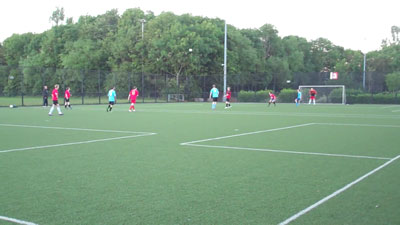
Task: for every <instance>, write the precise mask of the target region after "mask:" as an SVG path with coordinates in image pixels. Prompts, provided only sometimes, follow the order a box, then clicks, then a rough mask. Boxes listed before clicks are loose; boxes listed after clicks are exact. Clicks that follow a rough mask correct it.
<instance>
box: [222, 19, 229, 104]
mask: <svg viewBox="0 0 400 225" xmlns="http://www.w3.org/2000/svg"><path fill="white" fill-rule="evenodd" d="M227 30H228V29H227V26H226V21H225V37H224V98H223V101H225V95H226V49H227Z"/></svg>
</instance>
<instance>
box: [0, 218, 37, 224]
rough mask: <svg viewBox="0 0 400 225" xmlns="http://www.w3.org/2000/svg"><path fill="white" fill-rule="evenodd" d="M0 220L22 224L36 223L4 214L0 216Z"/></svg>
mask: <svg viewBox="0 0 400 225" xmlns="http://www.w3.org/2000/svg"><path fill="white" fill-rule="evenodd" d="M0 220H3V221H8V222H12V223H17V224H23V225H37V224H36V223H32V222H27V221H23V220H18V219H14V218H10V217H6V216H0Z"/></svg>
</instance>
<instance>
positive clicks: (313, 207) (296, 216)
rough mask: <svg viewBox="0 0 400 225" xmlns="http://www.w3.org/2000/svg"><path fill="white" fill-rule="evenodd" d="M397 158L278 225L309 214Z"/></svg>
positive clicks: (399, 156)
mask: <svg viewBox="0 0 400 225" xmlns="http://www.w3.org/2000/svg"><path fill="white" fill-rule="evenodd" d="M398 158H400V155H398V156H396V157H394V158H392V159H391V160H389V161H387V162H385V163H384V164H383V165H381V166H379V167H377V168H375V169H374V170H372V171H370V172H368V173H367V174H365V175H363V176H361V177H359V178H358V179H356V180H354V181H353V182H351V183H349V184H347V185H345V186H344V187H342V188H340V189H339V190H337V191H335V192H333V193H332V194H330V195H328V196H326V197H325V198H323V199H321V200H319V201H318V202H316V203H314V204H312V205H311V206H309V207H307V208H305V209H303V210H301V211H300V212H298V213H296V214H295V215H293V216H291V217H289V218H288V219H286V220H284V221H283V222H281V223H279V225H286V224H289V223H290V222H292V221H294V220H295V219H297V218H299V217H300V216H302V215H304V214H306V213H308V212H310V211H311V210H313V209H315V208H316V207H318V206H319V205H321V204H323V203H324V202H326V201H328V200H329V199H331V198H333V197H335V196H336V195H338V194H340V193H342V192H344V191H346V190H347V189H349V188H350V187H352V186H353V185H355V184H357V183H359V182H361V181H362V180H364V179H365V178H367V177H369V176H370V175H372V174H374V173H376V172H377V171H379V170H381V169H383V168H384V167H386V166H388V165H389V164H390V163H392V162H394V161H395V160H397V159H398Z"/></svg>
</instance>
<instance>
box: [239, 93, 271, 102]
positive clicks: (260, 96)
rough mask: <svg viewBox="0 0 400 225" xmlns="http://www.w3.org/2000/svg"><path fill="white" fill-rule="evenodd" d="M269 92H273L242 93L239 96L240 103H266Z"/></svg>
mask: <svg viewBox="0 0 400 225" xmlns="http://www.w3.org/2000/svg"><path fill="white" fill-rule="evenodd" d="M269 92H273V91H272V90H261V91H243V90H242V91H240V92H239V94H238V101H239V102H266V101H267V100H268V99H269Z"/></svg>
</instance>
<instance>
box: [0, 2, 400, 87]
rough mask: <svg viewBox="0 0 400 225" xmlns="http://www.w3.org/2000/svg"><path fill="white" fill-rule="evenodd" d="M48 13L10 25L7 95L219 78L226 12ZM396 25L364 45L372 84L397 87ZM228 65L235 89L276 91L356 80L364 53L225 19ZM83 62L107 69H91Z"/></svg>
mask: <svg viewBox="0 0 400 225" xmlns="http://www.w3.org/2000/svg"><path fill="white" fill-rule="evenodd" d="M50 19H51V21H53V23H54V26H53V27H52V28H51V29H50V30H47V31H45V32H43V33H40V34H32V33H26V34H14V35H12V36H11V37H9V38H7V39H6V40H5V41H4V42H3V43H2V44H1V45H0V92H1V94H6V95H12V94H16V93H18V92H19V91H21V90H20V89H21V85H20V83H21V82H23V83H24V85H23V86H24V89H25V90H22V91H24V92H25V93H27V94H29V93H38V92H40V90H41V87H42V85H43V83H46V84H47V83H48V84H52V83H55V82H60V80H63V82H64V83H67V84H68V85H75V86H76V88H79V83H80V82H83V80H84V81H85V85H87V86H88V88H90V87H91V86H93V89H95V88H96V87H97V86H99V85H101V87H102V88H104V89H107V88H108V87H109V86H110V85H112V84H113V83H114V84H115V83H117V84H120V85H121V86H123V85H126V83H127V80H128V79H129V80H133V81H132V82H130V83H140V82H141V77H140V76H139V74H141V73H142V71H143V72H144V74H146V76H149V74H167V75H168V76H165V77H166V78H165V82H166V83H168V84H169V85H170V86H171V87H174V88H181V86H183V84H182V83H185V84H186V85H189V86H190V88H191V89H192V90H198V89H201V87H202V85H204V83H205V82H207V86H208V85H209V84H211V83H215V82H220V81H221V74H222V73H223V68H222V66H221V64H222V63H223V46H224V43H223V40H224V21H223V20H221V19H210V18H206V17H199V16H192V15H190V14H184V15H180V16H179V15H175V14H173V13H171V12H164V13H161V14H160V15H158V16H155V15H154V14H153V13H152V12H144V11H142V10H141V9H138V8H134V9H128V10H126V11H125V12H123V14H122V15H119V13H118V11H117V10H115V9H113V10H110V11H108V12H106V13H105V14H102V15H99V16H88V15H87V16H81V17H80V18H79V20H78V21H77V22H74V21H73V20H72V18H67V19H65V15H64V10H63V9H62V8H61V9H59V8H57V10H56V11H54V13H53V14H52V15H51V17H50ZM143 19H144V20H145V23H144V26H145V29H144V33H142V20H143ZM388 32H389V31H388ZM391 32H392V37H393V38H392V40H385V41H384V42H383V44H382V49H381V50H379V51H373V52H369V53H367V71H368V74H367V79H368V80H367V81H368V84H369V86H368V87H367V88H368V90H370V91H378V92H380V91H388V90H389V91H398V90H399V87H398V86H396V85H393V83H394V82H395V81H397V80H400V79H399V78H398V76H400V75H399V74H400V73H399V71H400V54H399V53H400V41H399V32H400V29H399V28H398V27H396V26H393V28H392V30H391ZM142 35H143V36H142ZM189 49H191V50H192V51H189ZM227 68H228V75H229V84H230V85H233V87H234V89H235V91H239V90H249V89H252V90H264V89H267V88H268V89H272V90H275V91H279V90H281V89H282V88H294V87H296V86H297V85H299V84H317V83H335V82H336V83H338V84H344V85H346V86H348V87H350V88H356V89H359V88H361V87H362V86H361V84H362V71H363V53H362V52H360V51H353V50H348V49H344V48H343V47H340V46H337V45H334V44H333V43H332V42H330V41H329V40H327V39H325V38H319V39H317V40H312V41H307V40H306V39H305V38H302V37H298V36H287V37H280V36H279V34H278V30H277V28H276V27H274V26H273V25H271V24H265V25H263V26H262V27H260V28H259V29H237V28H235V27H234V26H231V25H229V26H228V67H227ZM60 71H61V72H60ZM82 71H103V72H102V73H100V72H99V73H98V75H93V76H92V77H89V76H85V74H86V73H82ZM104 71H108V72H107V73H104ZM331 71H335V72H339V74H340V79H339V80H338V81H329V80H327V79H326V78H327V77H326V74H327V73H329V72H331ZM124 72H125V73H124ZM92 73H93V72H92ZM114 73H118V77H117V78H116V76H114V75H113V76H111V75H110V74H114ZM18 74H22V75H21V76H18ZM94 74H97V73H94ZM104 74H106V75H104ZM132 74H135V76H132ZM388 74H389V75H388ZM10 77H11V78H14V79H10ZM201 77H203V79H201ZM204 77H206V78H207V79H205V78H204ZM167 78H168V80H167ZM99 79H100V80H101V84H100V81H99ZM116 79H117V80H116ZM287 80H291V81H292V82H291V83H287V82H286V81H287ZM385 80H386V82H385ZM138 86H139V87H140V85H138Z"/></svg>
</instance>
